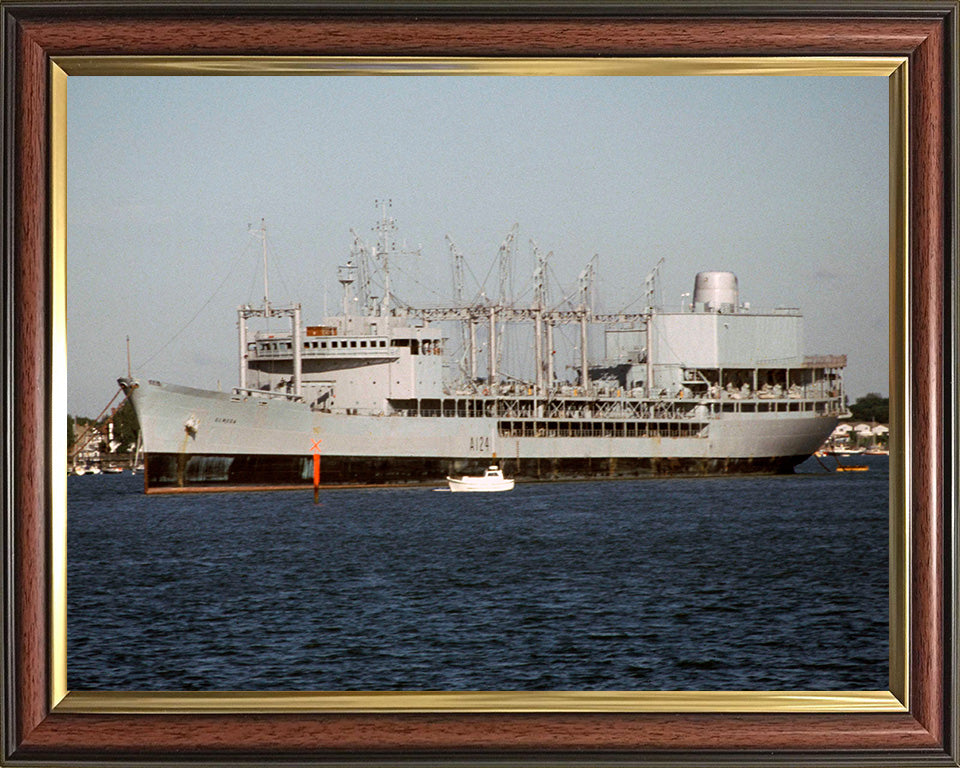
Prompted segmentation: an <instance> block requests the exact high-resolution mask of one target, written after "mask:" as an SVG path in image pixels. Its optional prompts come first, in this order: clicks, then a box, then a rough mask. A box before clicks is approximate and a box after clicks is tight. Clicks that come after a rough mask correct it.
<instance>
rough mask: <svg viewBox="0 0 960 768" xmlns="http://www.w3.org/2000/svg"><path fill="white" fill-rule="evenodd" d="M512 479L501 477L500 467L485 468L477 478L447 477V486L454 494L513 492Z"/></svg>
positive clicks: (468, 476)
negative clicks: (462, 492) (466, 492)
mask: <svg viewBox="0 0 960 768" xmlns="http://www.w3.org/2000/svg"><path fill="white" fill-rule="evenodd" d="M513 482H514V481H513V479H512V478H511V479H509V480H508V479H507V478H505V477H504V476H503V470H501V469H500V467H497V466H492V467H487V469H486V471H485V472H484V473H483V474H482V475H479V476H472V475H464V476H463V477H448V478H447V484H448V485H449V486H450V490H451V491H453V492H454V493H457V492H460V491H468V492H477V491H511V490H513Z"/></svg>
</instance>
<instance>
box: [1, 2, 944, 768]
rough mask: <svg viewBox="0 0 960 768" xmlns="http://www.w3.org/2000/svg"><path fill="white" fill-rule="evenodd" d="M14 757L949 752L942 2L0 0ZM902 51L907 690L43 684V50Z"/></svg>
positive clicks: (933, 757)
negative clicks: (780, 705)
mask: <svg viewBox="0 0 960 768" xmlns="http://www.w3.org/2000/svg"><path fill="white" fill-rule="evenodd" d="M0 10H2V25H3V46H4V48H3V55H2V62H0V64H2V67H3V71H2V82H3V172H4V179H3V194H4V206H3V235H4V237H3V246H2V247H3V255H4V262H3V263H4V273H3V280H4V282H3V287H4V315H3V330H4V333H3V344H4V349H3V361H4V369H3V370H4V406H5V407H4V410H3V420H4V435H5V438H6V442H5V450H4V452H3V457H4V462H3V471H4V478H3V482H4V485H3V488H4V512H5V527H4V555H5V568H4V581H3V585H4V614H3V617H4V670H3V671H4V675H3V694H4V697H3V701H4V717H3V746H2V760H3V761H4V762H5V763H7V764H10V765H41V764H42V765H48V764H50V763H53V762H58V763H77V762H85V763H91V762H96V763H104V764H109V763H122V762H126V763H131V762H136V763H138V764H142V763H144V762H146V761H159V762H163V763H170V764H173V763H188V762H196V761H200V760H202V761H204V762H205V763H207V764H209V763H210V762H223V763H230V764H236V763H242V762H248V763H251V764H262V763H263V762H266V761H270V760H276V761H278V762H284V761H286V762H294V761H296V762H301V763H302V762H316V763H323V764H337V763H343V764H346V763H350V764H355V763H370V764H378V765H381V764H399V763H411V762H430V763H435V764H440V765H447V764H454V763H463V762H469V763H478V764H479V763H483V764H489V763H491V762H498V763H511V764H540V763H551V764H572V763H586V764H598V765H600V764H605V763H617V764H644V765H650V764H671V765H675V764H697V765H706V764H791V765H796V764H799V763H804V764H836V765H839V764H852V763H856V764H858V765H859V764H875V765H904V764H907V763H909V764H911V765H919V764H929V765H952V766H957V765H958V754H960V752H958V738H960V724H958V707H957V698H958V679H957V674H958V669H957V649H956V645H957V591H958V585H957V571H956V559H955V558H956V553H957V526H956V523H957V520H956V514H957V513H956V508H955V506H954V505H955V503H956V498H955V493H956V486H957V482H956V481H957V473H956V455H955V446H956V437H957V435H956V428H957V423H956V416H957V414H956V411H955V408H956V403H957V393H956V383H955V381H954V380H953V375H954V373H955V365H956V359H955V352H956V336H955V334H956V330H957V329H956V314H957V307H956V301H957V295H956V278H957V275H956V269H957V258H956V256H957V254H956V225H957V218H956V204H957V198H956V191H957V178H956V169H957V168H956V163H957V145H956V140H957V134H956V101H957V90H956V89H957V66H958V64H957V54H958V47H957V20H958V5H957V2H941V1H940V0H932V1H931V2H912V3H906V2H898V1H897V0H894V2H887V3H861V2H844V3H840V2H832V3H820V2H805V3H778V4H755V3H750V4H747V3H739V4H733V5H730V4H723V3H721V4H720V5H717V4H716V3H710V4H700V3H699V2H691V3H687V4H680V5H670V4H662V3H649V4H626V3H612V4H606V3H601V4H593V5H574V6H571V5H565V4H548V5H528V4H521V5H490V4H477V3H474V4H457V5H455V4H436V5H423V6H413V5H409V6H398V5H393V4H386V3H378V4H375V5H366V6H356V5H350V4H342V3H338V4H318V3H311V2H306V3H285V4H270V5H267V4H256V3H246V2H231V3H226V4H219V3H216V2H196V3H187V2H168V1H163V0H161V1H160V2H151V3H148V2H139V3H132V4H124V5H117V4H111V3H108V2H102V3H98V2H89V1H88V0H81V1H80V2H71V3H66V2H53V1H49V0H48V1H47V2H36V3H31V2H15V1H11V0H2V1H0ZM254 54H256V55H260V56H281V55H286V56H293V55H311V56H317V55H326V56H356V55H372V56H517V57H520V56H537V57H550V56H578V57H591V56H631V57H635V56H744V57H756V56H771V55H776V56H821V55H829V56H837V55H856V56H903V57H906V58H907V60H908V67H909V102H908V105H907V113H908V126H909V134H908V157H907V162H908V167H909V185H908V189H909V192H908V200H907V201H906V204H907V206H908V212H909V213H908V218H909V222H910V227H909V236H910V240H909V246H908V248H909V262H910V284H909V285H908V286H907V290H908V297H909V298H908V314H909V317H910V325H911V334H910V341H911V349H910V370H909V378H910V384H909V389H910V398H909V401H908V402H907V403H906V404H905V407H906V408H908V409H909V412H910V418H909V420H908V423H910V424H911V425H912V429H913V434H912V436H911V441H910V446H911V453H910V455H909V457H908V474H909V478H910V481H909V484H908V486H907V487H908V490H909V496H908V505H909V507H910V510H911V514H910V518H909V519H910V521H911V529H910V536H909V546H910V549H909V567H910V582H909V583H910V588H909V617H908V619H909V627H910V630H909V664H908V666H909V670H908V680H909V698H908V701H909V708H908V709H906V710H905V711H902V712H879V713H869V712H856V713H849V714H847V713H839V714H837V713H833V714H825V713H816V712H814V713H802V714H786V713H782V712H781V713H777V712H747V713H739V714H729V713H727V714H722V713H719V712H709V711H708V712H701V713H694V712H684V713H671V712H586V711H583V712H562V713H550V712H523V713H511V712H506V711H487V712H480V713H463V712H435V713H428V712H395V713H387V714H380V713H374V712H342V713H340V712H338V713H323V714H311V713H305V712H293V711H291V712H264V711H261V712H257V711H247V712H242V713H238V714H222V713H214V712H201V713H199V714H187V713H183V712H176V713H157V712H151V713H147V712H144V711H140V712H137V711H134V712H130V713H126V714H122V713H114V714H103V713H93V712H85V713H84V712H76V711H68V710H63V709H60V710H59V711H58V708H57V707H56V706H53V705H52V703H51V693H50V692H51V690H52V687H51V675H52V672H51V668H52V665H51V653H52V650H51V642H52V641H51V623H52V620H51V606H50V599H49V595H50V592H51V589H50V583H51V578H52V573H51V571H52V569H51V565H50V563H51V553H50V551H49V541H50V536H49V526H50V508H51V496H52V488H51V480H50V474H51V469H50V466H49V456H50V445H51V440H52V438H51V423H52V420H51V418H50V414H51V405H50V402H51V387H50V385H49V384H47V385H46V386H44V385H43V383H44V382H49V380H50V376H49V373H50V365H51V362H50V361H51V351H50V324H51V320H50V312H49V306H50V295H51V279H52V277H51V274H50V266H49V265H50V258H49V254H50V250H51V243H50V238H51V230H50V224H49V220H50V200H49V194H50V185H49V174H50V165H49V163H50V158H51V135H50V130H49V119H48V118H49V110H50V82H51V61H52V59H53V58H55V57H61V56H105V55H141V56H142V55H158V56H173V55H190V56H203V55H216V56H226V55H240V56H242V55H254Z"/></svg>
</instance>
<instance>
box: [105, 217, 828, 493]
mask: <svg viewBox="0 0 960 768" xmlns="http://www.w3.org/2000/svg"><path fill="white" fill-rule="evenodd" d="M391 228H392V220H391V219H388V218H387V217H386V216H385V214H384V216H383V218H382V219H381V223H380V225H378V234H379V237H378V242H377V245H375V246H373V247H372V248H370V249H366V248H365V247H363V246H362V244H361V243H360V242H359V238H356V236H355V242H354V249H353V253H352V258H351V259H350V260H348V261H347V263H346V264H344V265H343V266H341V267H340V268H339V271H338V278H339V282H340V284H341V287H342V306H341V308H340V312H339V313H338V314H337V315H334V316H330V317H326V318H324V319H323V321H322V322H321V323H318V324H316V325H306V326H303V325H302V323H301V316H300V315H301V311H300V306H299V305H291V306H285V307H275V306H272V305H271V304H270V303H269V300H268V298H267V295H266V293H267V292H266V282H265V291H264V292H265V297H264V303H263V306H260V307H253V306H250V305H245V306H242V307H240V308H239V309H238V313H237V327H238V357H239V383H238V387H237V388H236V389H235V390H234V391H233V392H232V393H229V394H228V393H219V392H210V391H205V390H199V389H193V388H188V387H183V386H178V385H172V384H165V383H162V382H159V381H155V380H150V379H146V380H134V379H122V380H121V384H122V386H123V387H124V389H125V391H126V392H127V394H128V396H129V397H130V398H131V400H132V401H133V404H134V407H135V408H136V410H137V414H138V417H139V419H140V424H141V428H142V431H143V449H144V453H145V457H146V472H145V478H146V480H145V482H146V487H147V490H159V489H164V488H184V489H188V488H191V487H194V486H196V485H224V486H261V487H273V486H277V487H285V486H289V485H296V484H300V483H307V482H309V480H310V478H311V473H312V461H311V452H316V451H319V452H320V453H321V456H322V466H323V471H322V482H323V483H325V484H394V483H409V482H442V481H443V479H444V478H445V477H447V476H453V475H462V474H465V473H469V472H470V471H473V470H476V469H477V468H482V467H483V466H486V465H487V464H488V463H490V462H491V461H493V460H495V461H496V462H498V463H499V464H500V465H501V466H502V468H503V469H504V471H505V472H506V473H507V474H509V475H510V476H512V477H515V478H516V479H518V480H521V481H523V480H532V479H538V480H546V479H559V478H594V477H632V476H640V475H648V474H655V475H663V474H720V473H729V472H745V473H771V472H786V471H791V470H792V468H793V467H794V466H795V465H796V464H797V463H799V462H800V461H803V460H804V459H805V458H807V457H808V456H810V454H812V453H813V451H815V450H816V449H817V448H818V447H819V446H820V445H821V443H822V442H823V440H824V439H825V438H826V437H827V436H828V435H829V434H830V432H831V431H832V430H833V428H834V426H835V425H836V420H837V417H838V416H839V414H840V412H841V410H842V408H843V388H842V387H843V385H842V378H841V371H842V368H843V367H844V366H845V364H846V358H845V356H843V355H825V356H816V357H810V356H805V355H804V354H803V353H802V316H801V314H800V312H799V310H797V309H793V308H778V309H774V310H768V311H760V310H753V309H751V308H750V306H749V305H747V304H744V303H741V301H740V296H739V285H738V281H737V278H736V276H735V275H734V274H732V273H730V272H719V271H717V272H701V273H699V274H698V275H697V276H696V278H695V284H694V289H693V292H692V295H691V300H690V302H689V304H688V305H687V306H684V307H681V308H679V309H676V310H673V311H667V310H665V309H663V308H661V307H659V306H657V303H656V301H655V298H654V295H655V291H654V284H655V279H656V270H655V271H654V272H653V273H652V274H651V275H650V276H648V279H647V283H646V294H645V298H646V299H647V300H646V306H645V307H643V309H642V310H641V311H639V312H635V313H626V312H621V313H613V314H604V313H600V312H595V311H594V310H593V307H592V301H591V300H590V297H591V294H592V281H593V280H594V278H595V269H594V262H593V261H591V262H590V264H588V266H587V268H586V269H584V271H583V272H582V273H581V275H580V280H579V291H578V294H577V298H576V301H574V302H573V304H572V305H570V304H567V305H566V306H562V307H551V306H549V304H548V302H547V300H546V290H545V285H544V275H545V257H543V256H542V255H541V254H539V252H538V255H537V261H538V264H537V272H536V273H535V275H534V278H535V279H534V291H533V301H532V302H530V304H529V305H527V306H519V305H517V304H516V303H514V302H509V303H508V302H507V301H505V300H504V297H503V291H501V296H500V298H499V299H497V300H495V301H494V300H480V301H474V302H472V303H468V302H464V301H463V300H462V290H459V291H457V294H458V295H457V299H458V300H457V301H455V302H453V303H452V304H451V305H450V306H432V307H419V308H415V307H412V306H409V305H405V304H401V303H400V302H398V301H396V300H395V298H394V297H393V295H392V292H391V287H390V280H389V260H390V258H391V254H392V253H393V249H392V248H391V247H390V243H389V241H388V238H387V237H386V233H388V232H389V231H390V229H391ZM514 236H515V231H513V232H511V235H509V236H508V239H507V240H506V241H505V245H504V246H501V254H500V256H501V265H502V264H503V255H504V248H505V247H509V246H510V245H511V243H512V240H513V238H514ZM451 253H452V255H453V256H454V273H455V275H457V270H458V266H460V270H461V272H460V274H461V275H462V261H461V259H462V256H461V255H460V254H459V252H458V251H456V248H455V247H454V246H453V244H452V243H451ZM371 255H372V256H373V260H374V261H376V262H377V264H378V266H379V268H380V271H381V274H383V275H384V277H383V283H382V287H383V289H384V290H383V293H384V295H383V296H382V297H373V296H371V295H370V290H369V285H370V281H369V275H370V272H371V266H370V263H369V262H370V261H371V259H370V256H371ZM503 272H504V270H503V268H502V267H501V274H503ZM501 282H502V281H501ZM460 285H462V283H461V284H460ZM256 318H278V319H281V320H283V321H289V330H284V331H279V330H272V331H265V330H260V331H251V330H250V329H249V323H250V321H251V320H253V319H256ZM448 323H454V324H456V325H457V326H458V333H456V334H455V335H457V336H459V339H460V345H459V347H460V348H459V349H458V350H457V351H458V352H459V356H458V359H456V360H454V359H453V357H454V355H453V353H452V351H451V350H447V345H448V343H449V342H450V339H449V338H445V337H444V334H443V327H445V324H448ZM508 325H513V326H520V327H525V328H526V329H527V331H528V333H529V337H530V338H529V343H530V347H531V351H532V354H533V358H534V363H533V369H534V370H533V373H532V375H530V376H529V378H528V379H527V378H524V379H521V378H518V377H516V376H513V375H510V376H508V375H507V374H505V373H503V372H501V361H502V359H503V358H502V354H501V350H500V349H499V347H500V346H502V343H501V342H502V339H503V338H504V337H503V334H502V330H503V328H504V327H505V326H508ZM560 326H572V329H576V332H577V335H578V337H579V342H578V343H577V344H576V353H577V355H576V357H577V359H576V361H575V363H574V365H572V366H571V368H572V370H573V371H574V374H575V378H574V380H570V381H567V380H560V379H559V378H558V372H557V371H556V370H555V368H556V363H555V359H556V345H555V343H554V339H555V332H556V331H557V329H558V328H559V327H560ZM597 330H599V331H600V332H601V335H602V339H603V342H602V345H598V346H599V347H600V348H599V349H598V350H596V352H595V354H594V355H591V351H590V344H589V340H590V338H591V337H592V335H593V334H594V333H595V332H596V331H597ZM481 355H482V357H483V358H485V359H484V360H483V361H482V362H483V365H481V359H480V358H481ZM592 356H594V357H595V358H596V359H595V360H594V361H593V362H591V357H592ZM445 362H446V364H447V366H448V367H449V368H455V369H456V370H457V371H459V375H457V376H450V377H446V378H445V376H444V367H445ZM447 379H449V380H447Z"/></svg>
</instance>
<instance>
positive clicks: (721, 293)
mask: <svg viewBox="0 0 960 768" xmlns="http://www.w3.org/2000/svg"><path fill="white" fill-rule="evenodd" d="M739 303H740V289H739V288H738V286H737V276H736V275H735V274H733V272H698V273H697V277H696V280H695V281H694V285H693V306H694V307H696V308H699V306H700V305H703V310H704V311H705V312H724V313H728V314H729V313H733V312H736V311H737V307H738V305H739Z"/></svg>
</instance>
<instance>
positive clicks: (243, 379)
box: [237, 307, 247, 389]
mask: <svg viewBox="0 0 960 768" xmlns="http://www.w3.org/2000/svg"><path fill="white" fill-rule="evenodd" d="M237 327H238V328H239V329H240V339H239V346H240V348H239V349H238V350H237V352H238V354H237V360H238V363H239V366H240V377H239V384H238V386H239V387H240V389H246V388H247V315H246V313H245V312H244V307H240V308H239V309H238V310H237Z"/></svg>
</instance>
